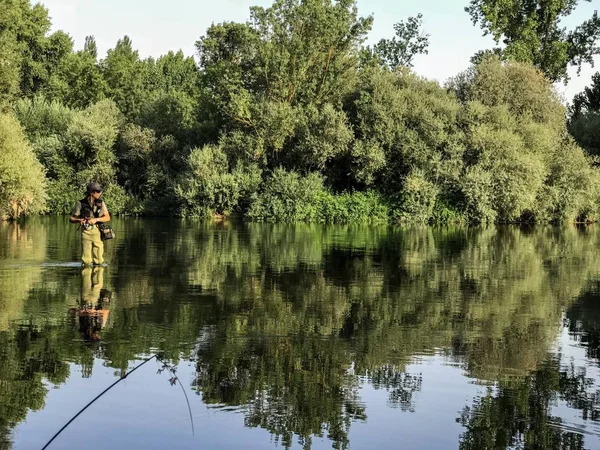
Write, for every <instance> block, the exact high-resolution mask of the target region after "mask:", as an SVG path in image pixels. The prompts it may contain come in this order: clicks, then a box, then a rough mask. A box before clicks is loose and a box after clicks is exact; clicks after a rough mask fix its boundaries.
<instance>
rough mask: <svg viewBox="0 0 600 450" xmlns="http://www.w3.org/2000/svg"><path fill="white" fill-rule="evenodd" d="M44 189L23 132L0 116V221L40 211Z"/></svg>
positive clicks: (41, 173)
mask: <svg viewBox="0 0 600 450" xmlns="http://www.w3.org/2000/svg"><path fill="white" fill-rule="evenodd" d="M45 187H46V178H45V176H44V170H43V167H42V165H41V164H40V162H39V161H38V160H37V158H36V157H35V153H34V152H33V150H32V149H31V147H30V145H29V143H28V142H27V141H26V139H25V136H24V133H23V129H22V128H21V126H20V125H19V123H18V121H17V120H16V119H15V118H14V117H13V116H10V115H7V114H0V219H6V218H10V219H16V218H18V217H19V216H21V215H23V214H31V213H37V212H41V211H43V210H44V207H45V204H46V190H45Z"/></svg>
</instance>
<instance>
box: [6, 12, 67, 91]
mask: <svg viewBox="0 0 600 450" xmlns="http://www.w3.org/2000/svg"><path fill="white" fill-rule="evenodd" d="M49 32H50V18H49V17H48V10H47V9H46V8H45V7H43V6H42V5H41V4H39V3H38V4H36V5H33V6H32V5H31V2H30V0H4V1H3V2H2V8H0V42H1V43H2V44H3V45H2V50H3V52H2V53H3V55H2V56H1V57H0V58H2V59H5V58H6V59H7V60H8V61H9V63H7V66H8V68H9V71H10V73H12V74H13V75H11V76H10V78H11V79H13V80H14V70H16V67H18V71H19V81H20V82H19V90H20V93H21V94H22V95H25V96H32V95H34V94H35V93H37V92H39V90H40V89H41V88H42V87H43V86H44V84H45V83H46V82H47V80H48V78H49V77H50V76H51V75H52V73H53V72H54V70H55V69H56V67H57V65H58V64H59V63H60V61H61V60H62V59H63V58H64V57H65V56H67V55H68V54H69V53H71V51H72V49H73V42H72V40H71V38H70V37H69V36H68V35H67V34H66V33H64V32H62V31H57V32H55V33H53V34H51V35H48V33H49ZM5 45H6V46H7V47H6V48H7V52H6V53H4V48H5V47H4V46H5ZM9 58H10V59H9ZM4 64H5V63H3V64H2V68H0V76H1V74H2V72H3V70H6V69H5V67H6V66H5V65H4ZM2 81H3V80H2V79H0V82H2ZM13 82H14V81H13ZM3 84H4V83H3ZM9 85H11V84H9ZM0 89H2V90H6V88H5V87H2V85H0ZM12 90H13V91H14V88H13V89H12ZM13 94H14V92H13Z"/></svg>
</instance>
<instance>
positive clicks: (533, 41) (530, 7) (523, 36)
mask: <svg viewBox="0 0 600 450" xmlns="http://www.w3.org/2000/svg"><path fill="white" fill-rule="evenodd" d="M584 1H588V2H589V1H591V0H584ZM578 3H579V0H522V1H517V2H515V1H512V0H471V2H470V5H469V6H468V7H466V8H465V11H466V12H468V13H469V14H470V15H471V19H472V20H473V24H478V23H479V24H480V26H481V28H482V29H483V30H484V35H488V34H491V35H492V36H493V38H494V40H495V41H496V43H498V42H500V40H502V43H503V44H504V45H505V48H504V49H503V50H502V54H503V55H504V56H505V57H506V58H509V59H512V60H515V61H518V62H529V63H532V64H533V65H534V66H536V67H537V68H538V69H540V70H541V71H542V72H544V74H545V75H546V77H547V78H548V79H549V80H550V81H564V82H567V81H568V79H569V77H568V74H567V67H568V66H569V65H572V66H577V67H578V68H579V70H581V66H582V65H583V64H592V65H593V58H594V56H595V55H598V54H600V47H598V45H597V41H598V39H599V38H600V17H599V16H598V12H595V13H594V14H593V16H592V17H591V18H590V19H588V20H587V21H585V22H583V23H582V24H581V25H579V26H577V27H575V28H574V29H573V30H570V31H567V30H566V29H565V28H562V27H561V19H563V18H564V17H567V16H569V15H570V14H571V13H572V12H573V11H574V10H575V8H576V7H577V4H578Z"/></svg>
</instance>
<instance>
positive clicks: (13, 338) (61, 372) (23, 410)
mask: <svg viewBox="0 0 600 450" xmlns="http://www.w3.org/2000/svg"><path fill="white" fill-rule="evenodd" d="M49 344H50V342H49V341H48V339H47V338H46V336H45V335H44V333H43V332H41V331H37V330H35V329H34V328H32V327H20V328H18V329H17V330H16V331H15V332H14V333H8V332H0V349H1V350H0V448H3V446H4V445H6V446H7V448H8V441H9V436H10V429H11V428H12V427H13V426H14V425H16V424H17V423H18V422H20V421H22V420H24V419H25V417H26V415H27V412H28V411H29V410H38V409H41V408H43V406H44V400H45V397H46V393H47V388H46V387H45V385H44V384H43V383H42V379H43V378H46V379H47V380H48V381H50V382H51V383H54V384H59V383H63V382H64V381H65V380H66V379H67V377H68V375H69V366H68V365H67V364H66V363H64V362H63V361H62V360H61V356H62V355H61V354H59V353H57V352H56V351H55V350H54V349H53V348H51V346H50V345H49ZM3 444H4V445H3Z"/></svg>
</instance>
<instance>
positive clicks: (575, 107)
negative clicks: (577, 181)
mask: <svg viewBox="0 0 600 450" xmlns="http://www.w3.org/2000/svg"><path fill="white" fill-rule="evenodd" d="M568 126H569V131H570V133H571V134H572V135H573V137H574V138H575V140H576V141H577V143H578V144H579V145H581V146H582V147H583V148H584V149H585V150H586V151H587V152H588V153H589V154H591V155H596V156H598V155H600V72H598V73H596V74H595V75H593V76H592V84H591V85H590V86H588V87H586V88H585V89H584V90H583V92H580V93H579V94H577V95H576V96H575V97H574V98H573V104H572V105H571V106H570V108H569V122H568Z"/></svg>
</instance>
